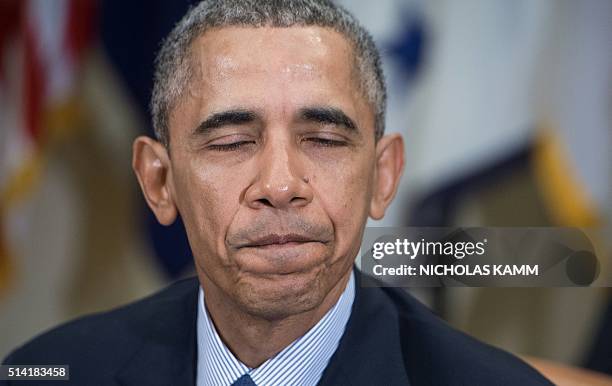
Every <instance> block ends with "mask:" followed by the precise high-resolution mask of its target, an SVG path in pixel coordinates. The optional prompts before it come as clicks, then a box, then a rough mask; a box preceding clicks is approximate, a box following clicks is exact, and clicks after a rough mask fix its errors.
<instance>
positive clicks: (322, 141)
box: [306, 137, 347, 147]
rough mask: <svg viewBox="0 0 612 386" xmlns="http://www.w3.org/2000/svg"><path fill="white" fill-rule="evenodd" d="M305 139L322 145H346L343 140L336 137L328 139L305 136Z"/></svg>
mask: <svg viewBox="0 0 612 386" xmlns="http://www.w3.org/2000/svg"><path fill="white" fill-rule="evenodd" d="M306 141H309V142H313V143H315V144H316V145H320V146H324V147H340V146H346V145H347V143H346V142H345V141H339V140H336V139H329V138H319V137H311V138H306Z"/></svg>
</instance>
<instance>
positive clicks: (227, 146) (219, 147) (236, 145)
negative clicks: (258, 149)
mask: <svg viewBox="0 0 612 386" xmlns="http://www.w3.org/2000/svg"><path fill="white" fill-rule="evenodd" d="M254 143H255V141H238V142H232V143H224V144H216V145H215V144H213V145H208V146H207V148H208V149H210V150H215V151H233V150H238V149H240V148H241V147H244V146H246V145H250V144H254Z"/></svg>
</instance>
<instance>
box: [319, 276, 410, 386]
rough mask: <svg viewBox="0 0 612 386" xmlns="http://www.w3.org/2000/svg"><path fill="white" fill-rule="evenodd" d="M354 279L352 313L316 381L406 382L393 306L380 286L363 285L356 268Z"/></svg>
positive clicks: (324, 384)
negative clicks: (329, 358)
mask: <svg viewBox="0 0 612 386" xmlns="http://www.w3.org/2000/svg"><path fill="white" fill-rule="evenodd" d="M355 280H356V282H355V290H356V291H355V301H354V303H353V310H352V313H351V317H350V319H349V322H348V324H347V327H346V331H345V333H344V336H343V337H342V339H341V340H340V344H339V346H338V349H337V350H336V352H335V353H334V355H333V356H332V358H331V360H330V363H329V365H328V367H327V369H326V370H325V372H324V373H323V377H322V378H321V381H320V382H319V385H322V386H332V385H333V386H339V385H355V386H357V385H372V384H376V385H409V384H410V382H409V380H408V375H407V373H406V364H405V362H404V354H403V352H402V342H401V332H400V326H399V316H398V313H397V311H396V310H395V307H394V306H393V304H392V303H391V302H390V300H389V299H388V298H386V297H385V296H384V295H383V294H382V291H381V290H380V289H379V288H363V287H362V285H361V273H360V272H359V271H357V270H356V271H355Z"/></svg>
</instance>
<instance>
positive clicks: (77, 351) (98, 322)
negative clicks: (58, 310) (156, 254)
mask: <svg viewBox="0 0 612 386" xmlns="http://www.w3.org/2000/svg"><path fill="white" fill-rule="evenodd" d="M197 288H198V282H197V279H195V278H191V279H185V280H181V281H178V282H176V283H174V284H172V285H170V286H169V287H167V288H165V289H164V290H162V291H160V292H158V293H156V294H154V295H152V296H149V297H147V298H144V299H142V300H139V301H137V302H134V303H131V304H128V305H125V306H122V307H120V308H117V309H114V310H111V311H108V312H103V313H98V314H93V315H89V316H85V317H81V318H78V319H75V320H73V321H70V322H67V323H65V324H63V325H60V326H58V327H56V328H53V329H51V330H49V331H47V332H44V333H42V334H41V335H39V336H37V337H35V338H33V339H32V340H30V341H29V342H27V343H26V344H24V345H23V346H21V347H19V348H17V349H16V350H15V351H13V352H12V353H11V354H10V355H9V356H8V357H7V358H6V359H5V361H4V363H7V364H36V363H38V364H40V363H44V364H66V363H70V364H74V363H99V364H100V365H101V366H100V368H103V367H108V368H111V367H113V366H112V365H113V364H115V363H116V364H119V363H121V362H122V361H124V360H125V359H126V357H127V356H129V355H130V353H131V352H132V351H133V350H135V349H136V348H137V347H139V345H140V344H141V343H142V342H143V341H144V340H145V339H146V338H147V335H148V334H151V332H152V331H154V330H155V328H156V327H161V326H158V325H163V324H168V323H172V322H174V321H173V320H171V319H172V317H173V316H172V315H175V314H179V315H180V313H181V307H183V304H184V303H185V299H186V298H187V297H189V296H194V294H197Z"/></svg>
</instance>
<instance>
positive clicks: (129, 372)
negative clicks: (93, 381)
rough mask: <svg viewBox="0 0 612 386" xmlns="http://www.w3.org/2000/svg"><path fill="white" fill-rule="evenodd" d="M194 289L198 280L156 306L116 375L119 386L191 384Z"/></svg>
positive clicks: (195, 296) (194, 322)
mask: <svg viewBox="0 0 612 386" xmlns="http://www.w3.org/2000/svg"><path fill="white" fill-rule="evenodd" d="M198 288H199V282H198V280H197V279H196V278H193V279H189V283H188V285H187V290H186V291H185V292H184V293H183V292H181V293H177V294H176V296H171V297H169V298H165V299H163V300H162V304H159V305H157V306H156V308H157V309H158V310H159V312H157V313H156V314H155V315H153V316H152V317H150V319H152V320H149V321H147V323H149V324H148V326H150V327H147V331H146V332H140V334H141V336H142V343H141V345H140V346H139V347H138V348H137V349H136V350H135V352H134V354H133V355H132V357H131V359H130V360H129V361H128V362H127V364H126V365H125V366H124V367H123V368H122V369H121V370H120V371H119V372H118V373H117V377H116V378H117V381H118V383H119V384H121V385H126V386H127V385H195V369H196V360H197V358H196V319H197V291H198ZM138 327H140V328H142V326H134V328H138Z"/></svg>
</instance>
